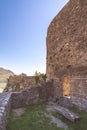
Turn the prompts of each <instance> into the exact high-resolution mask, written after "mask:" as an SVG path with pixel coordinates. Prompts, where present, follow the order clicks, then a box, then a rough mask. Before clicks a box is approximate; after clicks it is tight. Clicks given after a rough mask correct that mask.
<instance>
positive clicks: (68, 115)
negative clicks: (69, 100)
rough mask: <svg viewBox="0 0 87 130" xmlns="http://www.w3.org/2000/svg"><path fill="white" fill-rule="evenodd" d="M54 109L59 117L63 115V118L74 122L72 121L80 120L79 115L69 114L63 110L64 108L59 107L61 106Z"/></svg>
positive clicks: (69, 112)
mask: <svg viewBox="0 0 87 130" xmlns="http://www.w3.org/2000/svg"><path fill="white" fill-rule="evenodd" d="M54 109H55V110H56V111H57V112H58V113H59V114H61V115H63V116H64V117H65V118H67V119H68V120H70V121H72V122H74V121H77V120H79V119H80V117H79V115H77V114H75V113H73V112H71V111H70V110H68V109H66V108H64V107H61V106H57V107H54Z"/></svg>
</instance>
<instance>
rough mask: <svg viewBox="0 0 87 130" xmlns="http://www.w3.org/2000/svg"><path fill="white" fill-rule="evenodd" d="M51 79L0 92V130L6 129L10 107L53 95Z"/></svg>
mask: <svg viewBox="0 0 87 130" xmlns="http://www.w3.org/2000/svg"><path fill="white" fill-rule="evenodd" d="M52 88H53V86H52V81H47V82H46V83H43V84H42V85H33V86H30V87H27V88H25V89H24V90H21V91H20V92H12V93H11V92H8V93H6V92H5V93H1V94H0V130H6V125H7V119H8V116H9V112H10V110H11V109H14V108H20V107H25V106H29V105H33V104H37V103H41V102H44V101H48V100H50V99H51V98H52V97H53V89H52Z"/></svg>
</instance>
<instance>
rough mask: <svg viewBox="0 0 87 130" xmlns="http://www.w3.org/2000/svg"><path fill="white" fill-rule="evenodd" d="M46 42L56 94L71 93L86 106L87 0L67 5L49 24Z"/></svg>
mask: <svg viewBox="0 0 87 130" xmlns="http://www.w3.org/2000/svg"><path fill="white" fill-rule="evenodd" d="M46 45H47V60H46V61H47V63H46V66H47V69H46V75H47V79H53V81H54V88H55V89H54V93H55V94H54V95H55V97H62V96H64V95H66V96H71V98H72V100H73V101H74V103H75V100H74V98H75V99H76V102H77V99H78V102H79V101H81V100H82V101H81V104H84V103H85V105H86V104H87V103H86V100H87V99H86V97H87V92H86V89H87V82H86V81H87V0H70V1H69V2H68V3H67V4H66V5H65V7H64V8H63V9H62V10H61V11H60V12H59V13H58V15H56V17H55V18H54V19H53V20H52V22H51V23H50V25H49V27H48V31H47V38H46ZM71 77H77V78H76V79H74V78H71ZM84 77H85V79H84ZM78 78H79V79H78ZM80 78H81V79H80ZM65 79H66V80H65ZM66 88H67V90H68V91H66ZM76 90H78V91H76ZM75 91H76V94H75ZM82 102H83V103H82ZM86 107H87V105H86Z"/></svg>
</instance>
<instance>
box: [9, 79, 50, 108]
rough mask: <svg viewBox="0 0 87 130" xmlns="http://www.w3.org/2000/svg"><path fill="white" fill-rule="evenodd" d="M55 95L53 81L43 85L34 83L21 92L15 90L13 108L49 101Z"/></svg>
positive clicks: (12, 97)
mask: <svg viewBox="0 0 87 130" xmlns="http://www.w3.org/2000/svg"><path fill="white" fill-rule="evenodd" d="M52 97H53V86H52V81H47V82H46V83H43V84H42V85H33V86H30V87H27V88H25V89H24V90H22V91H20V92H13V93H12V96H11V101H12V102H11V106H12V108H19V107H24V106H28V105H32V104H37V103H40V102H44V101H48V100H50V99H51V98H52Z"/></svg>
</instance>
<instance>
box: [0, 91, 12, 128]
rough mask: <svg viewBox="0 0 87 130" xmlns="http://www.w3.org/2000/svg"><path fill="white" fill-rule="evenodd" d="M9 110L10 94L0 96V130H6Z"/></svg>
mask: <svg viewBox="0 0 87 130" xmlns="http://www.w3.org/2000/svg"><path fill="white" fill-rule="evenodd" d="M10 110H11V93H1V94H0V130H6V125H7V121H8V116H9V112H10Z"/></svg>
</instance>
